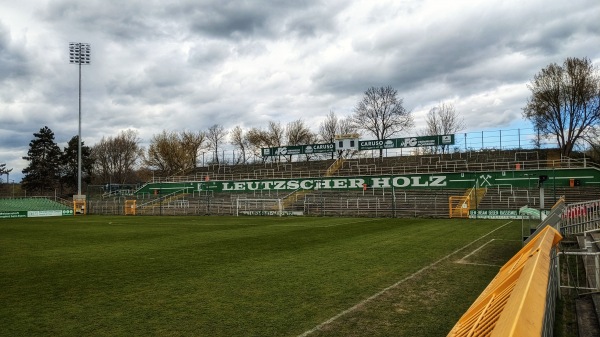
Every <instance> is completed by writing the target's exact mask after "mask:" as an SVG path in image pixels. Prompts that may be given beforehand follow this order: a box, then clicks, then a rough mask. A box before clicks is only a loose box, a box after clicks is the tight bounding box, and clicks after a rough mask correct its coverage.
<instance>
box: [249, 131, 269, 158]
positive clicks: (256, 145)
mask: <svg viewBox="0 0 600 337" xmlns="http://www.w3.org/2000/svg"><path fill="white" fill-rule="evenodd" d="M244 139H245V141H246V142H247V143H248V150H249V151H250V152H252V154H253V155H254V156H256V157H260V156H261V155H262V151H261V149H262V148H265V147H269V140H268V139H269V135H268V132H267V131H265V130H262V129H259V128H252V129H250V130H248V132H246V135H245V136H244ZM263 160H264V158H263Z"/></svg>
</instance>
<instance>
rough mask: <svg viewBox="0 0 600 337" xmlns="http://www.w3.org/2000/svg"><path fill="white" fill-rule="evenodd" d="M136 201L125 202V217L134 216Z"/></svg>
mask: <svg viewBox="0 0 600 337" xmlns="http://www.w3.org/2000/svg"><path fill="white" fill-rule="evenodd" d="M136 201H137V200H125V215H135V204H136Z"/></svg>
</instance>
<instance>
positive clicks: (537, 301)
mask: <svg viewBox="0 0 600 337" xmlns="http://www.w3.org/2000/svg"><path fill="white" fill-rule="evenodd" d="M560 240H562V236H561V235H560V233H559V232H558V231H556V230H555V229H554V228H552V227H551V226H546V227H545V228H544V229H543V230H542V231H540V232H539V233H538V234H537V235H536V236H535V237H534V238H533V239H532V240H531V241H529V242H528V243H527V244H526V245H525V246H524V247H523V248H522V249H521V250H520V251H519V252H518V253H517V254H516V255H515V256H513V257H512V258H511V259H510V260H509V261H508V262H507V263H506V264H505V265H504V266H503V267H502V268H501V269H500V271H499V272H498V274H497V275H496V277H495V278H494V279H493V280H492V282H491V283H490V284H489V285H488V286H487V288H486V289H485V290H484V291H483V292H482V293H481V294H480V295H479V297H478V298H477V300H475V302H474V303H473V304H472V305H471V307H470V308H469V309H468V310H467V312H465V314H463V316H462V317H461V318H460V319H459V321H458V322H457V323H456V325H455V326H454V328H453V329H452V330H451V331H450V333H448V336H452V337H459V336H460V337H462V336H465V337H466V336H491V337H495V336H502V337H510V336H541V335H542V329H543V323H544V310H545V304H546V294H547V291H546V290H547V287H548V279H549V276H550V267H551V250H552V248H553V247H554V246H556V245H557V244H558V242H560ZM525 305H527V308H526V307H525Z"/></svg>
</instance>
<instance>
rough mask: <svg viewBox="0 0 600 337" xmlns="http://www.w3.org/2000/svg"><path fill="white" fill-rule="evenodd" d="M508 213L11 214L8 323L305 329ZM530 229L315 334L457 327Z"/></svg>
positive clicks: (222, 331) (455, 259) (226, 332)
mask: <svg viewBox="0 0 600 337" xmlns="http://www.w3.org/2000/svg"><path fill="white" fill-rule="evenodd" d="M507 222H508V221H489V220H488V221H485V220H477V221H475V220H430V219H403V220H400V219H355V218H304V217H298V218H275V217H239V218H236V217H107V216H85V217H59V218H29V219H5V220H2V221H0V304H1V306H0V326H2V329H1V332H0V335H5V336H49V335H52V336H132V335H136V336H191V335H193V336H298V335H300V334H302V333H304V332H306V331H308V330H311V329H313V328H315V327H316V326H317V325H319V324H320V323H322V322H324V321H326V320H328V319H329V318H331V317H333V316H335V315H338V314H339V313H340V312H342V311H344V310H347V309H349V308H351V307H353V306H355V305H356V304H357V303H361V302H362V301H364V300H365V299H366V298H369V297H370V296H372V295H373V294H376V293H378V292H380V291H381V290H382V289H385V288H386V287H389V286H390V285H393V284H395V283H397V282H398V281H400V280H403V279H405V278H407V277H409V276H410V275H412V274H413V273H415V272H417V271H419V270H420V269H422V268H424V267H427V266H429V265H431V264H432V263H434V262H436V261H439V260H440V259H442V258H443V257H445V256H447V255H448V254H451V253H453V252H455V251H457V250H459V249H461V248H462V247H464V246H465V245H467V244H469V243H471V242H473V241H474V240H477V239H478V238H480V237H482V236H483V235H485V234H487V233H489V232H490V231H492V230H494V229H496V228H499V227H500V226H502V225H503V224H505V223H507ZM520 236H521V228H520V222H513V223H511V224H509V225H507V226H504V227H502V228H501V229H499V230H497V231H494V232H493V233H492V234H490V235H488V236H485V237H484V238H482V239H481V240H478V241H477V242H475V243H473V244H472V245H470V246H468V247H466V248H465V249H462V250H460V251H458V252H457V253H455V254H452V255H451V256H450V257H449V258H448V259H443V260H441V261H439V263H436V264H435V265H434V266H432V267H430V268H427V269H425V270H423V271H422V272H420V273H418V274H417V275H415V276H414V277H410V278H408V279H407V280H406V281H405V282H400V283H399V284H398V285H397V286H396V287H393V288H392V289H390V290H389V291H387V292H384V293H383V294H382V295H381V296H378V297H377V298H374V299H372V300H371V301H368V302H365V303H363V304H362V305H360V306H359V307H357V308H355V309H353V310H351V311H350V312H348V313H347V314H345V315H343V316H341V317H339V319H336V320H335V321H333V322H332V323H331V324H328V325H326V326H322V327H321V328H320V329H318V330H316V331H314V332H313V333H311V336H353V335H354V336H363V335H370V336H386V335H390V334H391V335H394V336H445V335H446V334H447V333H448V331H449V330H450V329H451V328H452V326H453V325H454V324H455V323H456V321H457V320H458V318H459V317H460V316H461V315H462V314H463V313H464V311H465V310H466V309H467V308H468V307H469V305H470V304H471V303H472V301H473V300H474V299H475V298H476V297H477V296H478V295H479V293H480V292H481V290H483V288H485V286H486V285H487V284H488V283H489V281H490V280H491V279H492V278H493V277H494V276H495V274H496V273H497V271H498V269H499V267H498V266H499V265H502V264H503V263H504V262H505V261H506V260H508V258H510V257H511V256H512V255H513V254H514V253H516V252H517V251H518V250H519V249H520V247H521V245H520V242H518V240H519V239H520ZM491 239H495V240H493V241H491V242H490V240H491ZM481 246H483V247H482V248H481V249H479V250H477V251H476V252H475V253H473V254H471V255H468V254H469V253H471V252H473V251H475V250H476V249H477V248H478V247H481ZM467 255H468V256H467ZM465 256H467V257H466V258H465ZM463 258H464V259H463Z"/></svg>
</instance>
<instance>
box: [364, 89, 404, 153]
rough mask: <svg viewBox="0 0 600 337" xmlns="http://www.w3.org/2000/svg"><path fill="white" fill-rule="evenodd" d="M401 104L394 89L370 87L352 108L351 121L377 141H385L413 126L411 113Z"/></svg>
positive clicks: (381, 151) (401, 101) (380, 151)
mask: <svg viewBox="0 0 600 337" xmlns="http://www.w3.org/2000/svg"><path fill="white" fill-rule="evenodd" d="M402 103H403V100H402V99H401V98H398V91H396V89H394V88H392V87H390V86H387V87H380V88H375V87H371V88H369V89H367V91H365V95H364V97H363V98H362V100H361V101H360V102H358V104H357V105H356V107H355V108H354V114H353V116H352V120H353V122H354V124H355V125H356V127H357V128H359V129H363V130H366V131H368V132H370V133H371V134H373V136H375V137H376V138H377V139H378V140H383V139H387V138H389V137H391V136H393V135H395V134H397V133H399V132H402V131H405V130H407V129H409V128H411V127H412V126H413V125H414V122H413V117H412V113H411V112H410V111H408V110H406V109H405V108H404V106H403V105H402ZM379 156H380V157H383V150H379Z"/></svg>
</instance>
